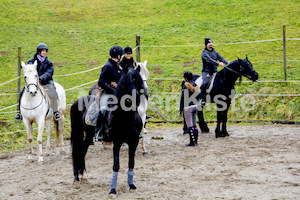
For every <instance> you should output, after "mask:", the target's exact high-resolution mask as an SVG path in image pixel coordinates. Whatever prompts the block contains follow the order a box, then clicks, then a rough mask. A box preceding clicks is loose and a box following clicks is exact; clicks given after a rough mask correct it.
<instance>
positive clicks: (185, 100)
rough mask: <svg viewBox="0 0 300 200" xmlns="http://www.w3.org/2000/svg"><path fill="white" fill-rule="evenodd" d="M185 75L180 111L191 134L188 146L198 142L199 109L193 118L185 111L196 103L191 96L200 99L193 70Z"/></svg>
mask: <svg viewBox="0 0 300 200" xmlns="http://www.w3.org/2000/svg"><path fill="white" fill-rule="evenodd" d="M183 77H184V80H183V85H182V91H181V100H180V106H179V112H180V115H183V118H184V122H185V125H186V129H187V132H188V133H189V136H190V143H189V144H187V145H186V146H196V145H197V143H198V127H197V124H196V114H197V109H196V110H195V112H194V114H193V117H192V118H191V117H190V116H185V115H184V112H183V111H185V108H187V107H189V106H192V105H195V103H194V101H190V99H189V98H195V100H197V101H198V94H199V92H198V90H199V86H198V85H197V84H196V83H195V82H194V81H193V73H192V72H189V71H187V72H185V73H184V75H183ZM197 101H196V102H197ZM190 121H192V122H194V123H192V122H191V123H190ZM186 122H188V123H186ZM191 124H192V125H191Z"/></svg>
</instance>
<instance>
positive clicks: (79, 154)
mask: <svg viewBox="0 0 300 200" xmlns="http://www.w3.org/2000/svg"><path fill="white" fill-rule="evenodd" d="M143 91H145V90H144V86H143V80H142V79H141V77H140V75H139V73H138V72H137V71H136V70H133V69H129V70H128V71H126V72H124V73H123V75H122V77H121V79H120V81H119V83H118V87H117V89H116V93H115V97H116V98H115V99H114V101H113V102H114V104H110V107H109V110H110V113H109V114H108V116H109V117H108V119H109V120H107V123H108V127H109V131H108V138H109V139H110V140H111V141H112V142H113V155H114V164H113V177H112V180H111V191H110V194H116V186H117V178H118V171H119V168H120V164H119V153H120V148H121V146H122V144H123V143H127V144H128V146H129V161H128V162H129V164H128V167H129V169H128V180H127V181H128V184H129V188H130V189H136V187H135V185H134V184H133V168H134V157H135V151H136V148H137V145H138V143H139V134H140V132H141V130H142V120H141V117H140V116H139V114H138V111H137V107H138V105H139V103H140V95H144V94H143ZM94 99H95V97H94V96H86V97H82V98H80V99H78V100H77V101H76V102H75V103H74V104H73V105H72V106H71V112H70V113H71V114H70V115H71V128H72V130H71V144H72V158H73V169H74V182H77V181H79V180H80V179H79V176H80V175H82V180H85V178H84V172H85V170H86V167H85V155H86V153H87V150H88V147H89V145H90V144H91V143H92V139H93V136H94V131H95V127H93V126H88V125H86V124H85V114H86V111H87V110H88V107H89V104H91V102H92V101H93V100H94ZM84 133H85V134H84Z"/></svg>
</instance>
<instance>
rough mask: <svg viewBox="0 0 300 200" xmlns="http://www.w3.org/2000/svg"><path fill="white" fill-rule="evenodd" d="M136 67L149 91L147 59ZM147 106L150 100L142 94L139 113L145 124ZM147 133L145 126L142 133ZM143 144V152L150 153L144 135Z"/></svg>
mask: <svg viewBox="0 0 300 200" xmlns="http://www.w3.org/2000/svg"><path fill="white" fill-rule="evenodd" d="M135 69H136V70H137V71H139V72H140V75H141V77H142V80H143V83H144V88H145V90H146V91H147V90H148V85H147V79H148V77H149V71H148V69H147V60H145V61H144V63H142V62H137V63H136V66H135ZM147 108H148V100H147V98H146V97H145V95H142V96H141V101H140V105H139V107H138V113H139V115H140V117H141V118H142V122H143V125H145V122H146V112H147ZM145 133H147V130H146V129H145V128H143V129H142V132H141V135H142V136H144V134H145ZM141 144H142V148H143V154H148V152H147V150H146V147H145V144H144V137H143V138H142V139H141Z"/></svg>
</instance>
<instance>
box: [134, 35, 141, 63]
mask: <svg viewBox="0 0 300 200" xmlns="http://www.w3.org/2000/svg"><path fill="white" fill-rule="evenodd" d="M135 41H136V43H135V45H136V61H137V62H141V47H140V45H141V37H140V36H138V35H137V36H135Z"/></svg>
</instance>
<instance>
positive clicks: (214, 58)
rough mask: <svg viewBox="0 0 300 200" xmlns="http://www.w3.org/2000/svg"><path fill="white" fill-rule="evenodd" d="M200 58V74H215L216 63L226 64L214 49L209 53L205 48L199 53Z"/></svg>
mask: <svg viewBox="0 0 300 200" xmlns="http://www.w3.org/2000/svg"><path fill="white" fill-rule="evenodd" d="M201 58H202V63H203V67H202V72H208V73H214V72H217V67H218V64H219V62H218V61H220V62H223V63H225V64H228V61H227V60H226V59H225V58H223V57H222V56H221V55H220V53H219V52H217V51H216V50H214V49H212V50H211V51H210V50H208V49H207V48H205V49H204V50H203V51H202V53H201Z"/></svg>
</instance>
